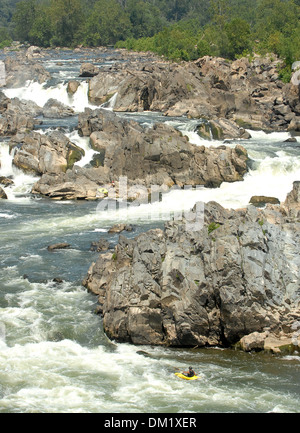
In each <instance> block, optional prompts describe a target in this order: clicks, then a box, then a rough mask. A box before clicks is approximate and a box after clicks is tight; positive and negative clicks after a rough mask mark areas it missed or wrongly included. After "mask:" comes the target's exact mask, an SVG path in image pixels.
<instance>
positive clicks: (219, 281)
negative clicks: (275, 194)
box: [83, 183, 300, 350]
mask: <svg viewBox="0 0 300 433" xmlns="http://www.w3.org/2000/svg"><path fill="white" fill-rule="evenodd" d="M298 186H299V185H298V183H296V184H294V189H293V192H292V193H291V194H289V199H288V200H287V202H286V203H285V206H284V204H282V205H281V206H272V205H270V204H269V205H268V206H267V208H266V209H263V210H259V209H257V208H255V207H253V206H249V207H247V208H245V209H240V210H236V211H233V210H228V209H224V208H223V207H222V206H220V205H219V204H217V203H215V202H210V203H207V204H206V205H205V208H204V214H201V213H199V212H198V213H197V206H195V208H194V210H193V212H192V213H191V215H193V216H194V217H195V220H194V224H192V226H190V222H191V215H190V218H189V224H187V221H186V220H185V219H184V218H182V220H181V221H180V220H178V219H177V220H176V221H169V222H168V223H166V225H165V228H164V230H160V229H155V230H150V231H148V232H147V233H142V234H140V235H139V236H137V237H136V238H135V239H127V238H125V237H124V236H122V235H120V237H119V243H118V244H117V246H116V247H115V250H114V252H113V253H112V254H111V253H107V254H104V255H101V256H100V257H99V258H98V259H97V261H96V262H95V263H93V264H92V265H91V267H90V269H89V271H88V274H87V276H86V278H85V280H84V282H83V284H84V286H85V287H87V288H88V290H90V291H91V292H93V293H95V294H96V295H97V296H98V301H99V304H100V310H101V312H102V316H103V327H104V331H105V332H106V334H107V335H108V337H109V338H112V339H114V340H116V341H123V342H124V341H125V342H132V343H134V344H154V345H167V346H196V345H198V346H205V345H208V346H210V345H212V346H214V345H220V346H225V347H226V346H228V345H232V344H236V343H238V342H239V341H240V340H241V338H243V337H245V336H247V335H248V336H249V334H253V333H259V335H258V334H253V335H252V337H253V336H255V338H252V337H251V338H250V337H248V338H247V339H245V340H244V343H245V347H247V350H248V349H251V348H255V347H256V348H257V349H260V348H262V346H263V347H265V344H263V339H264V337H265V336H266V335H267V334H263V333H265V332H268V333H269V334H270V336H276V337H277V338H279V337H280V336H281V337H282V335H287V336H291V333H293V332H294V328H295V322H297V323H298V322H299V323H300V321H299V319H300V315H299V284H298V281H299V277H300V274H299V269H300V254H299V252H300V251H299V245H300V243H299V241H300V230H299V229H300V226H299V224H300V223H299V220H298V219H297V218H291V217H290V216H287V214H288V212H289V210H290V208H289V206H290V204H289V203H291V205H292V206H293V207H294V206H295V205H296V204H297V205H299V200H298V199H299V197H298ZM274 214H275V215H276V218H275V217H274ZM202 216H203V217H202ZM270 221H272V222H270ZM262 334H263V335H262ZM258 337H259V338H258ZM250 340H251V341H250Z"/></svg>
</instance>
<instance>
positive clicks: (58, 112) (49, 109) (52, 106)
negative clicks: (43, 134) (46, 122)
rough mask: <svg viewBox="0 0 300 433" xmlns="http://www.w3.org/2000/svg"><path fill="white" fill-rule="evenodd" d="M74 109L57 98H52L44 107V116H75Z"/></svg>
mask: <svg viewBox="0 0 300 433" xmlns="http://www.w3.org/2000/svg"><path fill="white" fill-rule="evenodd" d="M74 114H75V113H74V110H73V109H72V108H71V107H68V106H67V105H65V104H63V103H61V102H59V101H57V100H56V99H53V98H50V99H48V101H47V102H46V104H45V105H44V107H43V115H44V117H50V118H61V117H68V116H73V115H74Z"/></svg>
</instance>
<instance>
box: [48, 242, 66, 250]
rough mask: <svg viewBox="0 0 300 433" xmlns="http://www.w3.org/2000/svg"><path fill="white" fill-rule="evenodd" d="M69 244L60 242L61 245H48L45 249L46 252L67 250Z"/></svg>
mask: <svg viewBox="0 0 300 433" xmlns="http://www.w3.org/2000/svg"><path fill="white" fill-rule="evenodd" d="M69 247H70V244H68V243H66V242H62V243H58V244H53V245H49V246H48V247H47V250H48V251H54V250H63V249H66V248H69Z"/></svg>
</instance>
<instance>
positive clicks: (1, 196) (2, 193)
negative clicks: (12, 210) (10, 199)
mask: <svg viewBox="0 0 300 433" xmlns="http://www.w3.org/2000/svg"><path fill="white" fill-rule="evenodd" d="M0 199H4V200H7V195H6V192H5V191H4V189H3V188H1V186H0Z"/></svg>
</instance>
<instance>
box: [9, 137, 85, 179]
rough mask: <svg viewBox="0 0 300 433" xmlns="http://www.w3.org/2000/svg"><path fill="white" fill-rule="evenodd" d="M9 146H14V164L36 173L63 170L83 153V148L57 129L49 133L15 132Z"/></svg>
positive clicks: (69, 166) (55, 172)
mask: <svg viewBox="0 0 300 433" xmlns="http://www.w3.org/2000/svg"><path fill="white" fill-rule="evenodd" d="M11 146H12V147H15V153H14V158H13V163H14V165H15V166H16V167H18V168H20V169H22V170H23V171H25V172H27V171H29V172H33V173H35V174H37V175H41V174H44V173H54V174H59V173H62V172H65V171H66V170H67V169H69V168H72V167H73V165H74V163H75V162H76V161H79V160H80V159H81V158H82V156H83V155H84V150H83V149H81V148H80V147H78V146H77V145H75V144H74V143H72V142H71V141H70V140H69V139H68V138H67V137H66V136H65V135H64V134H62V133H61V132H59V131H54V132H51V133H50V134H49V135H43V134H39V133H37V132H31V133H25V134H17V135H16V136H15V137H14V138H13V139H12V140H11Z"/></svg>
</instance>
